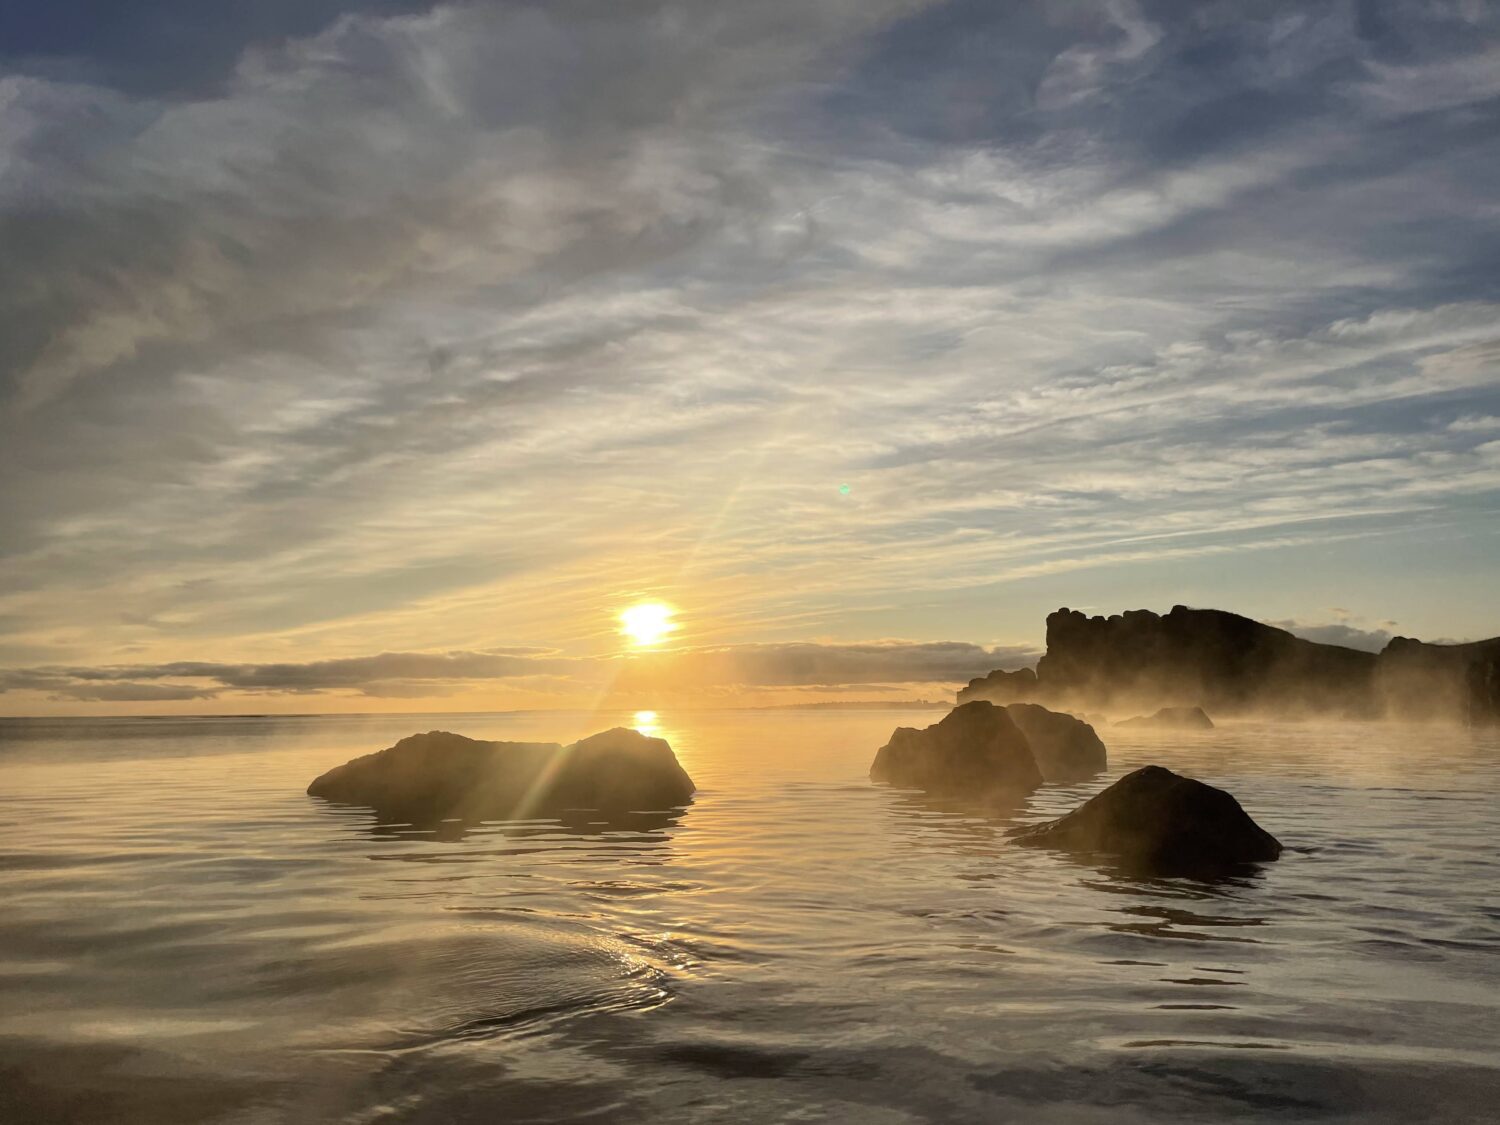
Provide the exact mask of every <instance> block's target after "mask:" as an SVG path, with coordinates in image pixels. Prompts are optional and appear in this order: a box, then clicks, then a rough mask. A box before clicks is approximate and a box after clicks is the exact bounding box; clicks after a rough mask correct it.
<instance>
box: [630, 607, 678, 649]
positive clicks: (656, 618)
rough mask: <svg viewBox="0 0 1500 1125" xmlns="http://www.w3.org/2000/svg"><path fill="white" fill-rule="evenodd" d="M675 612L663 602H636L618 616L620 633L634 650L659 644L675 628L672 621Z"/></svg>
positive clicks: (674, 623)
mask: <svg viewBox="0 0 1500 1125" xmlns="http://www.w3.org/2000/svg"><path fill="white" fill-rule="evenodd" d="M674 613H675V611H674V610H673V609H672V607H671V606H669V605H667V604H666V603H665V602H638V603H637V604H635V605H633V606H631V607H630V608H629V609H626V610H624V611H622V612H621V614H620V632H622V633H624V634H625V636H626V637H628V638H629V639H630V643H631V644H633V645H634V646H635V647H636V648H650V647H651V646H652V645H656V644H660V643H661V642H662V641H663V640H664V639H665V638H666V635H667V634H668V633H670V632H672V631H673V630H674V629H676V628H677V623H676V622H674V621H673V620H672V617H673V615H674Z"/></svg>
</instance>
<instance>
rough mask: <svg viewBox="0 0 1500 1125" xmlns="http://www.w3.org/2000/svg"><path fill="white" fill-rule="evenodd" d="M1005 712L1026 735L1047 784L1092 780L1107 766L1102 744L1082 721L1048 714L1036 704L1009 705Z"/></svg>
mask: <svg viewBox="0 0 1500 1125" xmlns="http://www.w3.org/2000/svg"><path fill="white" fill-rule="evenodd" d="M1005 711H1006V713H1007V714H1008V715H1010V717H1011V719H1012V720H1014V722H1015V724H1016V726H1018V727H1020V728H1021V733H1022V734H1024V735H1025V736H1026V741H1027V742H1028V743H1029V744H1030V746H1031V753H1032V756H1033V757H1034V758H1036V764H1037V768H1039V769H1040V770H1041V771H1042V777H1043V778H1044V779H1046V780H1047V781H1077V780H1079V779H1081V778H1085V777H1093V776H1094V774H1096V773H1099V772H1100V771H1101V770H1103V769H1104V768H1105V767H1106V766H1107V765H1108V764H1109V763H1108V759H1107V757H1106V754H1105V750H1104V743H1103V742H1101V741H1099V736H1098V734H1096V733H1095V732H1094V728H1093V727H1091V726H1090V725H1089V724H1088V723H1086V722H1084V721H1083V720H1082V719H1079V718H1076V717H1074V716H1073V715H1066V714H1063V713H1062V712H1061V711H1049V710H1047V708H1045V707H1043V706H1042V705H1041V704H1039V703H1012V704H1010V705H1009V706H1007V707H1006V708H1005Z"/></svg>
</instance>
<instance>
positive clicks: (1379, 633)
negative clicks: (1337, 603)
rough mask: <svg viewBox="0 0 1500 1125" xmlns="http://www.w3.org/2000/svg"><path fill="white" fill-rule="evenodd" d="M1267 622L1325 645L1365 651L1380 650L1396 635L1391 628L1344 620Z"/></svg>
mask: <svg viewBox="0 0 1500 1125" xmlns="http://www.w3.org/2000/svg"><path fill="white" fill-rule="evenodd" d="M1266 624H1267V625H1275V626H1276V627H1277V628H1278V629H1285V630H1286V631H1287V632H1289V633H1294V634H1295V635H1297V636H1299V637H1301V638H1303V639H1304V640H1309V641H1317V642H1318V643H1319V644H1323V645H1339V646H1341V647H1343V648H1357V649H1361V650H1363V651H1364V652H1379V651H1380V650H1381V649H1383V648H1385V646H1386V645H1387V644H1389V643H1390V640H1391V637H1392V636H1394V634H1393V633H1392V632H1391V631H1390V630H1389V629H1361V628H1359V627H1357V626H1354V625H1347V624H1344V623H1342V622H1333V623H1331V624H1326V625H1310V624H1305V623H1303V622H1300V621H1296V620H1287V621H1268V622H1266Z"/></svg>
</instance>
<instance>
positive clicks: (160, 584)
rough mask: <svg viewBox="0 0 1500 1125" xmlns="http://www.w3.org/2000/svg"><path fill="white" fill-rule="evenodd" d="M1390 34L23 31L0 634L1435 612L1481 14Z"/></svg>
mask: <svg viewBox="0 0 1500 1125" xmlns="http://www.w3.org/2000/svg"><path fill="white" fill-rule="evenodd" d="M163 5H164V6H163ZM171 7H172V5H171V4H168V3H167V2H166V0H162V5H153V6H150V7H149V9H148V10H143V11H142V12H141V13H140V18H141V19H142V21H143V25H145V26H146V27H147V30H149V27H150V26H156V27H157V28H158V29H161V28H167V27H169V26H170V24H171V22H172V21H170V20H166V19H164V18H160V17H161V14H162V12H166V11H168V10H169V9H171ZM1375 9H1376V6H1369V5H1363V6H1351V5H1348V4H1343V3H1332V2H1330V3H1314V4H1300V3H1299V4H1292V3H1284V4H1277V3H1273V4H1269V5H1264V6H1260V7H1257V8H1256V9H1255V11H1254V12H1249V13H1247V12H1245V11H1244V10H1243V8H1242V6H1233V5H1202V6H1197V7H1195V8H1194V9H1193V10H1192V11H1188V10H1187V9H1185V8H1180V7H1173V6H1171V5H1166V4H1160V3H1148V2H1140V3H1123V2H1114V0H1110V2H1099V3H1092V2H1088V0H1081V2H1068V3H1048V4H1043V5H996V4H976V3H967V2H951V3H928V4H922V3H902V2H890V3H868V2H855V0H817V2H812V3H808V2H797V3H793V2H791V0H784V2H783V0H775V2H772V3H767V4H754V5H744V4H727V3H726V4H716V3H704V4H687V3H675V2H670V0H663V2H660V3H650V4H645V3H642V4H634V3H620V4H609V5H600V4H590V3H559V4H549V5H534V4H493V5H441V6H437V7H433V8H430V10H426V9H424V10H420V11H417V10H411V8H410V6H408V5H405V4H392V5H385V4H380V5H377V6H375V7H370V6H364V7H359V8H355V7H353V6H349V5H340V4H333V3H325V2H323V0H319V2H318V3H317V4H314V5H309V6H307V7H306V11H305V13H304V14H303V15H298V16H295V17H294V16H291V15H286V14H282V15H278V16H275V17H274V18H273V17H271V16H266V17H264V18H265V20H266V21H267V22H266V23H264V24H258V23H255V21H252V20H250V18H249V17H248V16H246V17H240V16H237V17H235V18H234V19H233V20H226V21H224V23H223V26H221V27H217V28H214V29H206V30H203V31H202V32H194V33H193V34H194V35H198V36H199V37H200V39H202V40H203V42H201V43H200V44H199V46H200V47H201V50H199V51H196V52H194V53H193V58H192V59H186V58H184V59H183V61H182V62H181V63H180V64H179V65H177V66H176V67H174V66H173V64H172V55H173V54H174V53H175V54H176V55H183V54H184V52H182V51H180V50H179V51H176V52H164V51H162V50H158V49H157V48H156V47H155V46H153V45H152V44H153V43H154V42H155V41H154V40H152V39H151V36H150V35H148V34H147V30H141V31H130V32H129V33H128V34H126V33H123V32H122V33H121V34H120V35H116V36H102V37H101V38H107V39H109V44H108V45H107V46H105V47H90V46H89V45H88V44H87V43H78V44H71V45H69V44H66V43H52V40H50V39H48V38H47V37H46V36H45V35H43V36H41V38H37V39H35V41H30V40H28V41H27V42H28V45H27V46H25V48H24V53H25V57H24V58H23V57H21V55H20V54H19V53H17V52H19V51H21V48H16V49H15V51H13V52H12V53H11V54H10V55H6V56H4V57H3V58H0V67H3V71H0V240H3V242H4V245H5V246H6V251H7V252H6V255H5V258H4V260H3V261H0V545H3V546H0V591H3V592H0V660H4V661H5V662H6V663H9V664H14V665H17V666H21V667H26V668H33V669H34V668H44V667H55V668H63V669H68V668H73V669H88V668H102V667H106V666H111V667H112V666H119V667H122V668H123V667H126V666H131V667H145V668H163V667H167V666H170V665H172V664H173V660H174V658H175V657H177V656H179V655H182V654H184V653H186V654H194V653H235V654H242V655H243V656H244V657H245V658H246V661H247V662H246V663H244V664H234V665H214V666H212V667H213V668H216V669H217V670H218V671H219V672H222V673H223V676H222V678H220V677H218V676H217V675H205V676H204V677H200V678H196V679H195V678H192V677H179V678H177V679H174V678H173V677H172V676H166V675H164V676H160V677H156V678H153V677H152V676H140V675H137V676H131V677H128V678H121V679H120V680H118V681H114V680H111V681H98V680H74V679H72V678H71V677H68V676H66V675H65V676H64V680H63V682H64V684H65V685H66V684H82V683H116V682H118V683H131V684H138V685H145V686H150V685H151V684H154V683H156V684H161V685H162V686H163V687H168V686H170V685H171V684H173V683H179V682H190V684H191V685H196V687H195V690H208V691H241V690H245V691H263V690H264V691H272V690H275V691H294V692H295V691H346V690H347V691H380V692H386V693H389V694H391V695H396V694H399V693H407V694H412V693H418V692H421V691H425V690H427V688H426V687H425V686H424V685H439V686H442V685H452V684H460V685H461V684H464V683H481V682H490V681H489V680H486V679H484V678H482V677H480V676H478V675H476V676H474V677H472V678H470V677H468V674H467V673H466V672H465V671H464V670H463V669H464V668H465V667H472V668H474V669H478V670H480V671H484V670H488V673H490V674H494V675H495V676H496V677H497V678H495V679H494V681H493V682H496V683H501V684H508V683H515V682H517V681H520V680H526V681H527V682H528V683H536V684H542V683H553V682H554V680H555V681H556V682H557V683H571V684H575V685H579V684H584V683H587V684H593V683H594V682H595V679H594V678H593V677H595V676H596V674H597V675H598V676H602V675H603V674H604V672H606V671H608V670H609V669H610V668H612V667H613V665H611V664H610V663H609V662H608V661H607V657H606V654H607V653H608V652H609V651H610V649H611V648H612V647H613V644H614V638H613V635H612V634H611V633H610V631H609V622H610V621H611V619H612V617H613V615H614V614H615V613H616V612H617V611H618V609H619V608H620V606H621V604H622V603H623V602H625V601H626V600H628V599H630V598H633V597H636V596H639V595H642V594H651V595H652V596H663V597H671V598H673V599H674V600H676V601H679V602H681V603H683V604H684V605H685V606H687V607H688V608H689V609H691V610H694V611H695V616H694V617H693V619H694V621H695V622H696V623H697V624H696V625H695V628H696V629H697V630H698V632H697V633H695V635H694V637H693V641H694V647H695V649H696V650H698V651H700V652H702V653H704V654H713V653H718V652H720V651H721V650H722V651H730V650H733V651H734V652H735V653H736V655H734V656H732V657H731V656H728V655H705V656H704V663H703V665H702V671H701V672H694V671H693V670H691V669H688V668H685V667H684V668H680V669H676V670H675V674H679V675H680V676H682V677H683V678H685V679H691V678H692V677H693V676H694V675H698V676H699V677H700V679H702V682H705V683H707V682H729V680H730V679H732V678H733V677H740V678H741V680H743V681H744V682H753V681H755V680H756V679H757V678H758V677H759V678H764V677H772V678H773V679H774V678H777V677H780V678H781V680H782V681H784V682H786V683H788V684H792V685H795V684H796V683H797V682H799V681H798V680H797V677H798V676H799V675H804V674H805V675H825V674H827V675H832V674H833V673H826V672H824V671H821V670H817V669H819V668H821V667H825V666H826V667H834V666H835V664H836V665H837V666H838V667H848V668H849V669H850V671H849V673H848V674H849V675H850V676H853V675H855V672H856V670H857V669H858V668H859V667H861V666H863V667H866V668H870V669H873V670H875V671H877V672H880V674H882V675H883V674H895V672H893V671H892V670H891V669H889V668H887V667H886V664H885V663H884V662H885V659H886V656H888V655H889V654H884V653H861V652H853V651H851V652H848V653H842V652H841V653H840V654H839V655H838V656H837V660H835V658H834V656H833V655H832V654H830V653H824V652H822V651H821V649H820V650H818V651H817V652H799V651H797V650H796V649H795V647H793V648H789V649H786V650H785V651H782V650H779V649H778V650H776V651H775V652H774V653H769V652H768V653H765V654H762V655H757V653H758V652H760V650H757V649H754V648H753V647H745V646H746V645H747V644H755V645H768V646H778V645H792V646H795V644H796V643H797V642H798V641H799V639H801V638H804V637H807V636H823V637H827V636H838V637H845V636H900V637H919V638H923V637H925V638H931V637H941V636H962V635H965V634H966V632H968V631H972V632H973V633H974V634H975V635H979V636H985V637H1002V638H1007V639H1010V640H1017V641H1024V640H1025V639H1027V638H1032V639H1039V633H1040V621H1041V619H1042V617H1043V615H1044V611H1043V610H1041V609H1039V608H1038V606H1039V605H1042V604H1043V603H1050V604H1051V605H1056V604H1062V603H1064V602H1069V603H1077V602H1083V601H1087V602H1090V603H1094V604H1100V605H1109V604H1115V605H1125V604H1139V603H1141V602H1145V601H1148V600H1152V599H1158V598H1159V597H1160V593H1159V592H1160V590H1162V589H1165V588H1168V587H1171V588H1172V589H1173V591H1174V593H1173V595H1172V596H1173V597H1174V598H1177V599H1178V600H1185V599H1187V598H1188V597H1189V596H1190V595H1191V593H1192V592H1193V591H1194V589H1195V588H1204V587H1207V588H1210V589H1211V590H1213V591H1215V592H1220V591H1222V594H1223V597H1222V599H1219V600H1224V599H1227V600H1230V601H1232V602H1234V601H1235V600H1236V599H1237V598H1238V597H1239V596H1241V593H1242V592H1243V596H1244V597H1245V598H1247V599H1254V598H1255V597H1257V596H1258V595H1257V593H1256V591H1258V590H1261V589H1263V588H1265V586H1264V581H1263V573H1264V572H1265V571H1266V570H1268V569H1273V568H1274V569H1277V570H1278V572H1279V573H1280V574H1281V575H1282V576H1284V577H1285V578H1286V580H1287V581H1288V582H1292V583H1294V584H1295V585H1297V586H1298V588H1299V589H1300V590H1302V591H1303V593H1304V596H1305V597H1306V598H1307V599H1308V600H1306V601H1305V602H1303V603H1302V604H1309V605H1318V604H1324V600H1325V598H1326V597H1333V596H1339V597H1342V596H1343V595H1341V594H1340V595H1333V594H1332V593H1331V592H1329V593H1327V594H1325V593H1324V591H1323V590H1322V589H1321V588H1318V587H1320V586H1327V585H1332V584H1339V583H1338V581H1337V579H1336V578H1335V577H1331V576H1337V575H1342V574H1347V573H1349V572H1350V571H1351V569H1353V568H1356V567H1357V568H1358V569H1359V571H1360V573H1361V574H1366V575H1368V581H1369V585H1368V591H1370V592H1367V593H1366V594H1365V595H1364V596H1365V597H1367V598H1368V599H1369V601H1368V602H1367V603H1366V604H1362V605H1360V606H1357V607H1356V608H1358V609H1361V610H1363V611H1364V612H1365V613H1366V614H1367V615H1370V616H1371V617H1376V616H1386V615H1389V614H1394V615H1396V616H1399V617H1400V618H1401V619H1402V620H1403V621H1407V622H1411V623H1412V625H1413V628H1418V627H1420V628H1421V629H1422V630H1423V631H1425V632H1428V633H1430V634H1437V633H1455V632H1458V631H1461V630H1463V629H1466V628H1468V627H1469V625H1468V622H1467V620H1466V619H1463V618H1465V617H1466V614H1468V613H1469V612H1471V610H1470V609H1469V608H1466V607H1472V605H1474V604H1478V603H1479V602H1480V601H1481V599H1482V594H1483V593H1484V591H1483V589H1482V588H1481V587H1482V576H1483V575H1484V574H1485V573H1486V571H1485V568H1484V567H1483V565H1481V562H1482V560H1484V559H1487V558H1490V557H1492V556H1493V548H1494V534H1495V533H1494V532H1493V530H1487V529H1492V528H1493V527H1495V526H1500V522H1497V521H1496V520H1495V519H1494V516H1495V514H1496V512H1497V510H1500V450H1497V446H1496V443H1495V442H1494V441H1493V440H1492V439H1493V427H1492V426H1490V425H1489V423H1490V422H1491V421H1492V420H1493V419H1494V418H1496V417H1500V392H1497V387H1500V382H1497V378H1496V371H1497V367H1496V355H1497V352H1496V349H1497V347H1500V337H1497V335H1496V333H1495V331H1494V329H1493V325H1494V324H1495V323H1496V319H1497V313H1500V281H1497V278H1500V272H1497V270H1496V269H1495V264H1496V262H1500V240H1497V239H1496V237H1495V235H1494V231H1493V222H1492V219H1493V214H1494V207H1495V199H1494V191H1493V185H1494V184H1495V183H1497V182H1500V157H1497V154H1496V151H1495V146H1494V144H1493V136H1494V135H1495V128H1496V125H1497V121H1496V113H1497V110H1496V106H1495V104H1494V99H1493V97H1492V94H1493V90H1492V86H1493V83H1492V82H1490V81H1487V79H1486V75H1488V74H1489V73H1491V72H1492V71H1493V67H1489V68H1487V67H1486V64H1487V63H1488V62H1489V61H1490V55H1491V54H1492V52H1493V41H1494V36H1495V33H1496V31H1497V30H1500V28H1497V26H1496V22H1495V20H1496V17H1495V14H1494V13H1493V11H1492V10H1489V9H1481V8H1479V7H1476V6H1465V5H1436V4H1427V3H1395V4H1387V5H1379V6H1378V11H1376V10H1375ZM153 21H154V23H153ZM65 23H66V21H64V20H62V19H61V18H60V17H59V18H58V20H57V27H59V28H63V27H64V25H65ZM58 34H59V35H62V34H63V32H58ZM163 36H164V38H162V39H161V42H164V43H165V42H171V41H172V39H171V36H170V35H167V34H166V33H165V32H163ZM0 38H6V39H7V41H8V42H18V43H19V42H21V40H20V39H19V38H17V37H14V36H11V37H4V36H0ZM842 483H848V484H850V485H851V490H850V492H849V493H848V494H843V493H841V492H839V491H838V486H839V485H840V484H842ZM1289 560H1295V561H1289ZM1476 560H1480V561H1476ZM1419 567H1420V568H1425V569H1431V570H1434V571H1437V572H1441V573H1443V574H1446V575H1449V576H1450V577H1451V578H1452V581H1451V582H1447V583H1444V584H1442V585H1441V586H1440V587H1434V584H1432V583H1419V582H1417V581H1414V580H1413V577H1414V571H1415V570H1416V569H1418V568H1419ZM1374 591H1378V593H1376V592H1374ZM1420 591H1425V592H1420ZM1313 599H1316V600H1313ZM1385 599H1390V600H1391V601H1392V603H1393V604H1391V605H1389V606H1377V605H1375V604H1374V602H1375V601H1376V600H1385ZM1198 600H1202V599H1198ZM1227 608H1234V609H1241V610H1244V611H1246V612H1255V608H1254V605H1253V604H1239V603H1238V602H1236V604H1230V605H1229V606H1227ZM122 609H123V610H124V612H122ZM1461 619H1463V620H1461ZM1485 631H1487V632H1495V631H1500V622H1497V623H1495V627H1494V628H1488V629H1486V630H1485ZM495 636H505V637H507V638H515V639H516V640H517V641H518V642H519V643H522V644H524V645H525V646H527V651H526V652H523V653H509V654H501V653H495V652H492V651H491V650H490V647H489V644H490V638H493V637H495ZM1023 647H1024V646H1023ZM384 649H390V650H394V651H393V652H392V653H391V654H390V655H388V656H384V657H357V658H350V659H344V658H339V659H322V658H323V657H327V656H329V654H335V653H347V652H351V651H353V652H379V651H381V650H384ZM982 652H983V654H984V655H983V656H981V653H980V652H979V651H976V652H974V653H961V652H954V653H953V654H951V657H950V656H945V655H942V654H938V653H931V654H925V655H923V654H916V653H912V654H909V657H904V658H903V659H907V658H909V659H910V660H911V661H913V662H914V663H913V666H914V667H915V666H921V667H925V668H927V669H929V670H930V671H932V672H933V673H936V672H938V671H942V670H944V669H954V670H956V669H957V668H958V667H959V666H960V665H963V664H964V663H965V662H966V661H969V660H970V659H971V657H972V658H973V659H974V660H975V661H980V660H981V659H989V656H990V654H992V650H991V649H989V648H983V650H982ZM403 654H406V655H409V656H411V657H412V658H414V659H417V661H418V662H417V663H416V664H408V665H402V664H401V663H400V660H401V658H402V657H403ZM892 659H893V660H894V659H895V658H892ZM351 660H352V661H353V662H352V663H351ZM359 661H366V662H370V663H365V664H361V663H359ZM549 661H550V662H552V663H551V664H549V663H548V662H549ZM819 661H826V662H828V663H827V664H826V665H819V663H818V662H819ZM465 662H469V663H468V664H466V663H465ZM558 662H561V663H560V664H559V663H558ZM945 662H946V663H945ZM204 667H208V666H204ZM806 668H813V669H815V670H814V671H812V672H804V671H801V670H802V669H806ZM512 670H513V671H514V672H515V674H514V675H511V674H510V672H511V671H512ZM988 670H989V669H988V668H987V667H983V666H980V667H977V668H975V669H974V671H973V672H972V673H970V674H979V673H982V672H984V671H988ZM501 672H504V673H505V674H504V675H500V673H501ZM585 673H586V674H585ZM843 674H844V673H843V672H838V673H837V675H835V676H834V679H835V682H837V681H838V677H839V676H842V675H843ZM902 674H906V673H902ZM257 677H258V679H257ZM340 677H342V680H341V679H340ZM741 680H735V682H741ZM859 682H870V683H879V682H882V681H880V680H879V679H878V677H874V676H863V677H862V678H861V679H860V680H859ZM111 690H114V689H111ZM443 690H447V688H446V687H444V688H443ZM578 690H581V691H582V690H593V689H592V687H590V688H587V689H585V688H581V687H580V688H579V689H578Z"/></svg>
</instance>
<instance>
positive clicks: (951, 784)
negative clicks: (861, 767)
mask: <svg viewBox="0 0 1500 1125" xmlns="http://www.w3.org/2000/svg"><path fill="white" fill-rule="evenodd" d="M870 780H872V781H883V782H886V783H888V784H891V785H903V786H910V787H912V788H915V789H926V790H928V791H930V792H946V793H964V794H966V795H969V796H983V795H986V794H994V793H1029V792H1030V791H1031V790H1033V789H1035V788H1036V787H1037V786H1038V785H1040V784H1041V783H1042V772H1041V770H1040V769H1039V768H1038V767H1037V763H1036V758H1035V757H1033V755H1032V752H1031V745H1030V743H1028V742H1027V740H1026V736H1025V735H1024V734H1023V733H1022V732H1021V729H1020V728H1019V727H1018V726H1017V725H1016V723H1015V721H1014V720H1013V719H1012V718H1011V717H1010V714H1009V713H1008V712H1007V711H1006V710H1005V708H1003V707H996V706H995V705H994V704H993V703H990V702H987V701H985V700H975V701H974V702H972V703H965V704H964V705H963V706H961V707H955V708H954V709H953V710H952V711H950V712H948V714H947V715H946V716H944V718H943V719H942V721H941V722H939V723H936V724H934V725H933V726H930V727H927V728H926V729H924V730H916V729H915V728H913V727H897V728H896V731H895V733H894V734H892V735H891V740H890V741H889V742H887V743H886V744H885V745H884V746H882V747H881V748H880V751H879V753H877V754H876V755H875V762H874V764H873V765H872V766H871V767H870Z"/></svg>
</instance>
